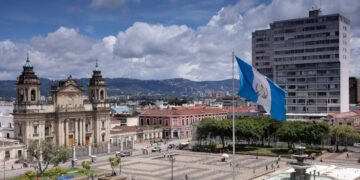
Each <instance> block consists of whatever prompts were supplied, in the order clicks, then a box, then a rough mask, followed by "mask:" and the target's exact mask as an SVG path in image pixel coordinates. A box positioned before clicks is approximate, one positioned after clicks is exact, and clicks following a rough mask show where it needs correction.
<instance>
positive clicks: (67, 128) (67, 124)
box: [64, 119, 69, 147]
mask: <svg viewBox="0 0 360 180" xmlns="http://www.w3.org/2000/svg"><path fill="white" fill-rule="evenodd" d="M64 123H65V133H64V134H65V137H64V141H65V147H67V139H68V132H69V122H68V120H67V119H66V120H65V121H64Z"/></svg>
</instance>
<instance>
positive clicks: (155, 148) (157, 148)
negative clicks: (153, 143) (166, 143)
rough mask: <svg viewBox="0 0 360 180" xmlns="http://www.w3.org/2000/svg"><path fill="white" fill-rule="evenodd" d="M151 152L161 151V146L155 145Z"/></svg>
mask: <svg viewBox="0 0 360 180" xmlns="http://www.w3.org/2000/svg"><path fill="white" fill-rule="evenodd" d="M151 152H161V148H160V147H154V148H152V149H151Z"/></svg>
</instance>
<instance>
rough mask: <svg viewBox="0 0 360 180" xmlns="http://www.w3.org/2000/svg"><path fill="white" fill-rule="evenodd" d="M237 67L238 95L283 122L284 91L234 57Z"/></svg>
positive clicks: (284, 109) (284, 110)
mask: <svg viewBox="0 0 360 180" xmlns="http://www.w3.org/2000/svg"><path fill="white" fill-rule="evenodd" d="M236 61H237V62H238V65H239V69H240V71H239V76H240V77H239V78H240V87H239V93H238V95H239V96H241V97H243V98H245V99H246V100H249V101H252V102H254V103H257V104H260V105H262V106H263V107H264V109H265V111H266V112H268V113H269V114H270V116H271V117H273V118H275V119H277V120H279V121H285V118H286V115H285V114H286V107H285V93H286V92H285V91H284V90H283V89H281V88H280V87H279V86H278V85H277V84H275V83H274V82H272V81H271V80H270V79H268V78H267V77H265V76H264V75H262V74H260V73H259V72H258V71H257V70H256V69H255V68H253V67H251V66H250V65H249V64H247V63H246V62H245V61H243V60H241V59H240V58H238V57H236Z"/></svg>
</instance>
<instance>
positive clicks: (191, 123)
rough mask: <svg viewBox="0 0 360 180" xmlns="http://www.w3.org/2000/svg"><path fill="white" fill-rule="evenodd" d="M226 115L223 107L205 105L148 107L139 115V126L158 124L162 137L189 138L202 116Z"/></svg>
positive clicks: (222, 116)
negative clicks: (207, 106) (158, 108)
mask: <svg viewBox="0 0 360 180" xmlns="http://www.w3.org/2000/svg"><path fill="white" fill-rule="evenodd" d="M226 117H227V111H226V110H225V109H218V108H206V107H205V106H185V107H173V108H172V109H162V110H157V109H150V110H147V111H145V112H144V113H143V114H141V115H140V117H139V119H140V126H144V125H155V126H156V125H158V126H161V127H162V129H163V133H162V136H163V138H179V139H181V138H190V137H192V134H193V133H194V127H195V126H196V124H197V123H199V122H200V121H201V120H202V119H203V118H214V119H217V120H223V119H226Z"/></svg>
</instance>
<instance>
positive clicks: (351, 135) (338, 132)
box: [331, 125, 359, 151]
mask: <svg viewBox="0 0 360 180" xmlns="http://www.w3.org/2000/svg"><path fill="white" fill-rule="evenodd" d="M331 137H332V138H333V139H334V140H335V146H336V151H339V145H340V144H342V145H345V146H347V145H348V142H349V141H352V140H357V139H359V133H358V132H357V131H356V129H355V128H354V127H352V126H349V125H334V126H332V127H331Z"/></svg>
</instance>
